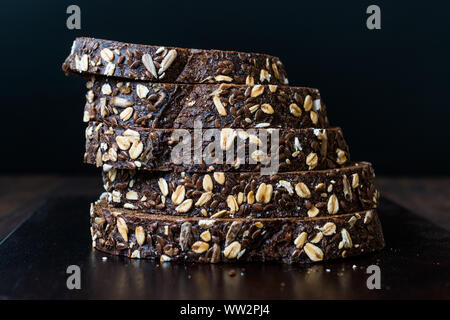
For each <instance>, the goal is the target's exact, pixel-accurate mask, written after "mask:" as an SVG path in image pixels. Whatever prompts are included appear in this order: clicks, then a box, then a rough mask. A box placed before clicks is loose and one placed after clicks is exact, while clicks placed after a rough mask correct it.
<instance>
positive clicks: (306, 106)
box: [303, 94, 313, 112]
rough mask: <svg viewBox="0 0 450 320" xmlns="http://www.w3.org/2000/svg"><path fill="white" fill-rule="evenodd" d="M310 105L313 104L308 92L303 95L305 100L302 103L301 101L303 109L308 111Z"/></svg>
mask: <svg viewBox="0 0 450 320" xmlns="http://www.w3.org/2000/svg"><path fill="white" fill-rule="evenodd" d="M312 105H313V101H312V98H311V96H310V95H309V94H308V95H307V96H306V97H305V101H304V103H303V109H305V111H307V112H309V111H310V110H311V108H312Z"/></svg>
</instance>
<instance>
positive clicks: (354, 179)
mask: <svg viewBox="0 0 450 320" xmlns="http://www.w3.org/2000/svg"><path fill="white" fill-rule="evenodd" d="M358 186H359V176H358V174H357V173H354V174H352V188H353V189H356V188H358Z"/></svg>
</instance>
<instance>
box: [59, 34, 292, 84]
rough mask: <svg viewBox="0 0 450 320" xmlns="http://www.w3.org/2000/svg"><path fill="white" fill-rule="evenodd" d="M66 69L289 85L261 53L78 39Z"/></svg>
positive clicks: (274, 60) (84, 72) (182, 80)
mask: <svg viewBox="0 0 450 320" xmlns="http://www.w3.org/2000/svg"><path fill="white" fill-rule="evenodd" d="M62 68H63V70H64V72H66V73H79V74H82V75H86V76H89V75H102V76H108V77H119V78H124V79H130V80H146V81H151V82H167V83H235V84H248V85H253V84H280V85H282V84H284V85H287V84H288V79H287V75H286V71H285V69H284V66H283V63H282V62H281V61H280V59H279V58H277V57H273V56H269V55H266V54H259V53H244V52H236V51H221V50H200V49H185V48H176V47H161V46H151V45H141V44H132V43H123V42H118V41H111V40H102V39H94V38H84V37H81V38H76V39H75V41H74V43H73V45H72V50H71V52H70V55H69V56H68V57H67V58H66V61H65V62H64V63H63V65H62Z"/></svg>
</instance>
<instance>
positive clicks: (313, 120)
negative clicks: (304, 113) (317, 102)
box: [309, 111, 319, 124]
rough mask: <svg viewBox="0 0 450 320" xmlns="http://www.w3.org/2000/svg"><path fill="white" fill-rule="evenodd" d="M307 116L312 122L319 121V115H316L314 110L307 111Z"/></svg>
mask: <svg viewBox="0 0 450 320" xmlns="http://www.w3.org/2000/svg"><path fill="white" fill-rule="evenodd" d="M309 117H310V118H311V121H312V123H313V124H317V123H318V122H319V116H318V115H317V113H316V112H314V111H311V112H310V113H309Z"/></svg>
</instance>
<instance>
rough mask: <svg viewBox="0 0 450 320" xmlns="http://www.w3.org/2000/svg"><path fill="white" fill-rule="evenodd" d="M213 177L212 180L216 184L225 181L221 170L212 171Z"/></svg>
mask: <svg viewBox="0 0 450 320" xmlns="http://www.w3.org/2000/svg"><path fill="white" fill-rule="evenodd" d="M213 177H214V180H216V182H217V183H218V184H224V183H225V173H223V172H214V174H213Z"/></svg>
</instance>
